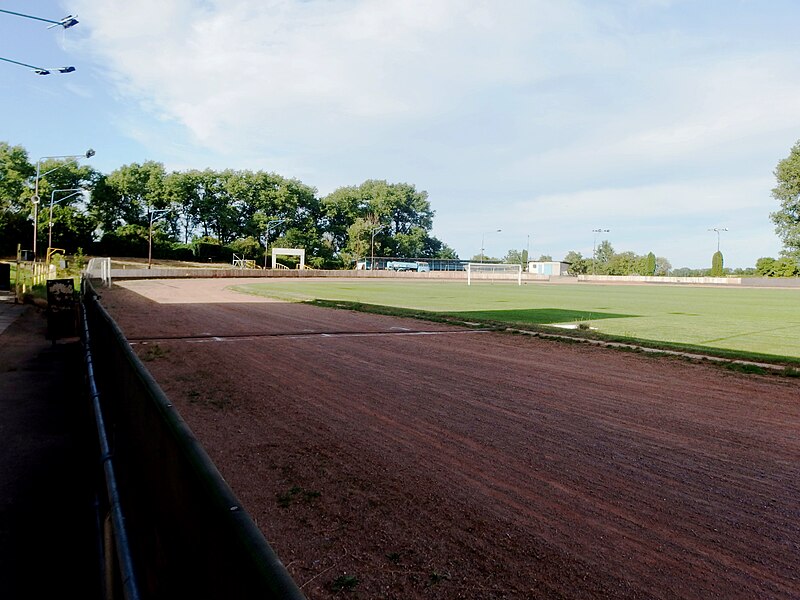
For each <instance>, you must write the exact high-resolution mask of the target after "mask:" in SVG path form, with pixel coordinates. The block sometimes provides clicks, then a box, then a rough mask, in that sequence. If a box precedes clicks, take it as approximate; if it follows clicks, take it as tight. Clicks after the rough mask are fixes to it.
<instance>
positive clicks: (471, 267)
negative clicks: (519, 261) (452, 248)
mask: <svg viewBox="0 0 800 600" xmlns="http://www.w3.org/2000/svg"><path fill="white" fill-rule="evenodd" d="M478 281H489V282H495V281H516V282H517V285H522V265H514V264H497V263H468V264H467V285H472V283H473V282H478Z"/></svg>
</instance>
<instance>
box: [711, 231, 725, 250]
mask: <svg viewBox="0 0 800 600" xmlns="http://www.w3.org/2000/svg"><path fill="white" fill-rule="evenodd" d="M709 231H716V232H717V252H719V233H720V231H728V228H727V227H712V228H710V229H709Z"/></svg>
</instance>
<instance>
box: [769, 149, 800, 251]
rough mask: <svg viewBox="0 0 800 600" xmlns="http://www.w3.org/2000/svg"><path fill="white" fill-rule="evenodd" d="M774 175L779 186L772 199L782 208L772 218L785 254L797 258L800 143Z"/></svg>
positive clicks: (799, 237)
mask: <svg viewBox="0 0 800 600" xmlns="http://www.w3.org/2000/svg"><path fill="white" fill-rule="evenodd" d="M774 175H775V178H776V179H777V182H778V185H777V186H775V187H774V188H773V189H772V197H773V198H775V199H776V200H778V201H779V202H780V205H781V208H780V210H778V211H776V212H774V213H771V214H770V218H771V219H772V222H773V223H775V233H777V234H778V236H779V237H780V238H781V240H782V242H783V250H784V253H785V254H786V255H787V256H793V257H795V258H797V257H800V141H798V142H797V143H796V144H795V145H794V147H792V149H791V151H790V152H789V156H788V157H786V158H784V159H783V160H781V161H780V162H779V163H778V166H777V167H776V168H775V171H774Z"/></svg>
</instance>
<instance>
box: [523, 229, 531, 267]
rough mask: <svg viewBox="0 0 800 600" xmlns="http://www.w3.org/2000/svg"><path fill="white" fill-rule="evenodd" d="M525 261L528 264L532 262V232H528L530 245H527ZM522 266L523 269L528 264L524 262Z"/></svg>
mask: <svg viewBox="0 0 800 600" xmlns="http://www.w3.org/2000/svg"><path fill="white" fill-rule="evenodd" d="M523 262H526V263H528V264H530V262H531V234H530V233H529V234H528V245H527V246H526V247H525V260H524V261H523ZM522 268H523V269H527V265H526V264H523V265H522Z"/></svg>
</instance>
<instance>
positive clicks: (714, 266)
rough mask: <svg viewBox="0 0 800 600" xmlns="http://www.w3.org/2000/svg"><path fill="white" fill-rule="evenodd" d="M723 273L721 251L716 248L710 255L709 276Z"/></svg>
mask: <svg viewBox="0 0 800 600" xmlns="http://www.w3.org/2000/svg"><path fill="white" fill-rule="evenodd" d="M724 274H725V270H724V268H723V260H722V252H720V251H719V250H717V251H716V252H714V256H712V257H711V277H722V276H723V275H724Z"/></svg>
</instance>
